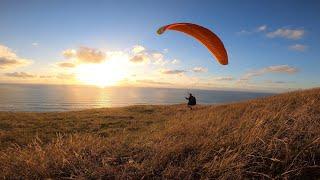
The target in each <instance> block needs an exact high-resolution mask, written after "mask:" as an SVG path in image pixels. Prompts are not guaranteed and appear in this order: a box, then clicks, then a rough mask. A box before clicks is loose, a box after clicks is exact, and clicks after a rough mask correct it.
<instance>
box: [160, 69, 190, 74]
mask: <svg viewBox="0 0 320 180" xmlns="http://www.w3.org/2000/svg"><path fill="white" fill-rule="evenodd" d="M184 72H187V71H186V70H179V69H163V70H161V73H162V74H182V73H184Z"/></svg>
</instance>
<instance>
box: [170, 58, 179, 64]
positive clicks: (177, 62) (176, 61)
mask: <svg viewBox="0 0 320 180" xmlns="http://www.w3.org/2000/svg"><path fill="white" fill-rule="evenodd" d="M171 63H172V64H179V63H180V61H179V60H178V59H174V60H172V61H171Z"/></svg>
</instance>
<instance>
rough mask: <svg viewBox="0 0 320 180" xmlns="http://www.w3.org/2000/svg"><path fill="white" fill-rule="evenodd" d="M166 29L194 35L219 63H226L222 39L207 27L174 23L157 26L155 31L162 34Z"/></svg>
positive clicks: (225, 52)
mask: <svg viewBox="0 0 320 180" xmlns="http://www.w3.org/2000/svg"><path fill="white" fill-rule="evenodd" d="M166 30H175V31H180V32H183V33H186V34H188V35H190V36H192V37H194V38H195V39H197V40H198V41H200V42H201V43H202V44H203V45H205V46H206V47H207V48H208V50H209V51H210V52H211V54H212V55H213V56H214V57H216V59H217V60H218V62H219V63H220V64H222V65H227V64H228V54H227V51H226V49H225V48H224V45H223V43H222V41H221V40H220V38H219V37H218V36H217V35H216V34H214V33H213V32H212V31H210V30H209V29H207V28H204V27H202V26H199V25H196V24H191V23H174V24H169V25H166V26H163V27H161V28H159V29H158V31H157V33H158V34H162V33H164V32H165V31H166Z"/></svg>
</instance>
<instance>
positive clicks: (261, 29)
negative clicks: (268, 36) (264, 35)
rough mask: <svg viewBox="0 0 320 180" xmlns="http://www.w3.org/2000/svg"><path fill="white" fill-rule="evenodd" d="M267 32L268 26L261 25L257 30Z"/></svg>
mask: <svg viewBox="0 0 320 180" xmlns="http://www.w3.org/2000/svg"><path fill="white" fill-rule="evenodd" d="M266 30H267V25H261V26H259V27H258V28H257V31H258V32H262V31H266Z"/></svg>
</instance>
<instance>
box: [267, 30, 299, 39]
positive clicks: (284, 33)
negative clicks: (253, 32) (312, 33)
mask: <svg viewBox="0 0 320 180" xmlns="http://www.w3.org/2000/svg"><path fill="white" fill-rule="evenodd" d="M304 34H305V31H304V30H303V29H286V28H280V29H277V30H275V31H273V32H269V33H267V37H269V38H276V37H282V38H287V39H294V40H296V39H301V38H302V37H303V36H304Z"/></svg>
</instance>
